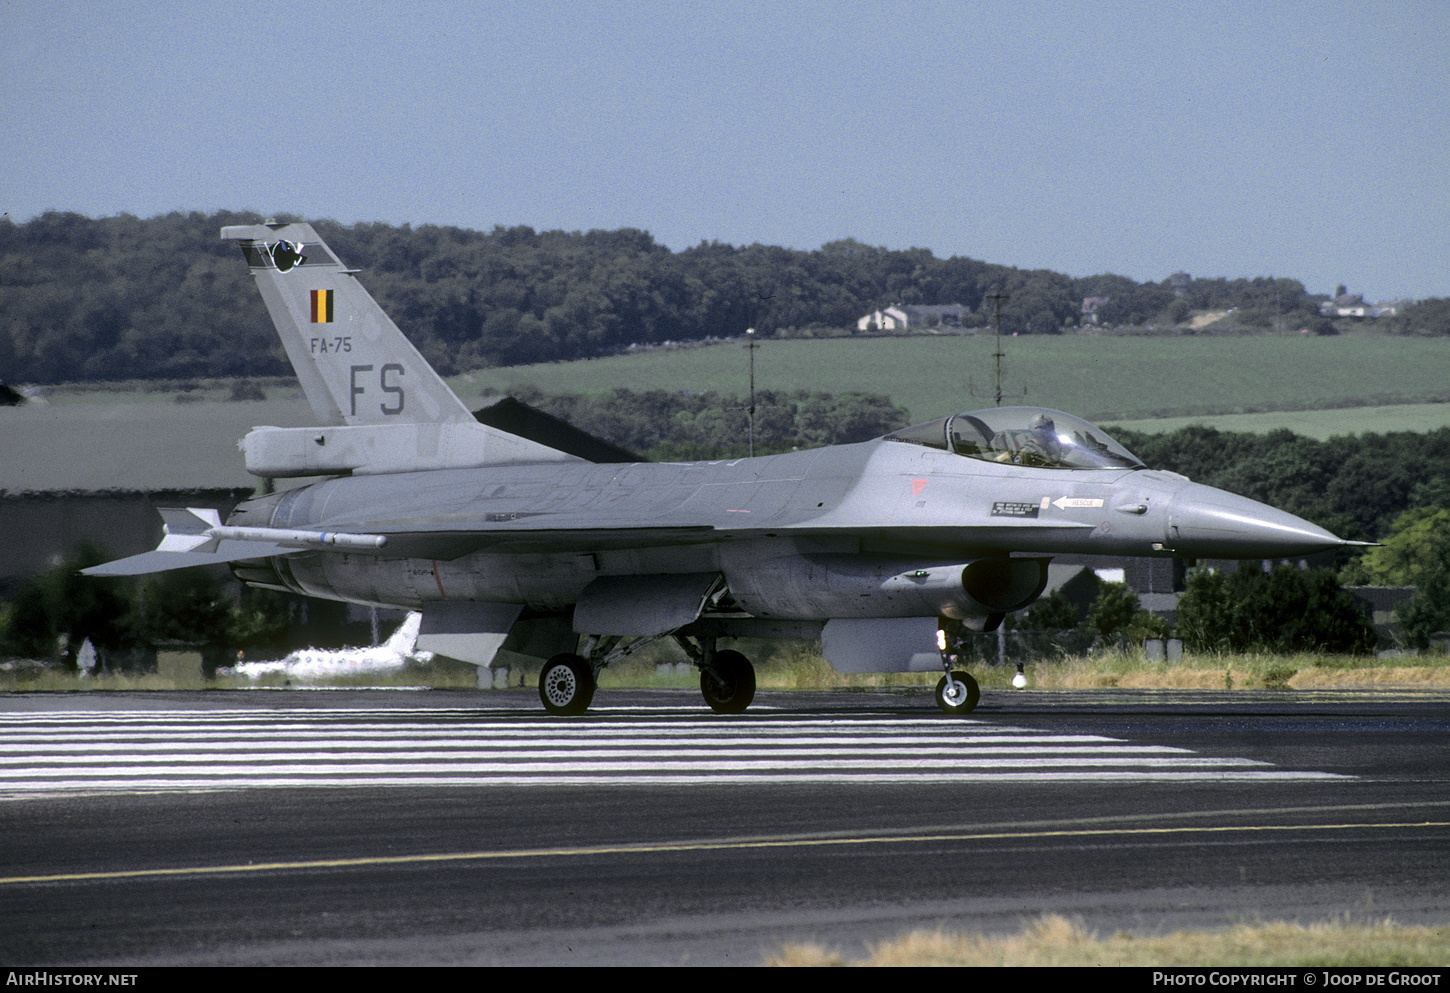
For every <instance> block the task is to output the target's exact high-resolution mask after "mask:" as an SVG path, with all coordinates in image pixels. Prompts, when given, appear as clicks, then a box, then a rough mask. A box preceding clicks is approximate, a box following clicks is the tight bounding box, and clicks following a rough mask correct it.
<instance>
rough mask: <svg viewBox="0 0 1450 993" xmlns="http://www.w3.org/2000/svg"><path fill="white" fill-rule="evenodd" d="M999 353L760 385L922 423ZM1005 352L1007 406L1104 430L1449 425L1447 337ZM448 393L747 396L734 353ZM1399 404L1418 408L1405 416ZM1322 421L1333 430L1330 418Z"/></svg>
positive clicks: (969, 350)
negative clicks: (884, 401) (1186, 422)
mask: <svg viewBox="0 0 1450 993" xmlns="http://www.w3.org/2000/svg"><path fill="white" fill-rule="evenodd" d="M993 351H994V339H993V338H992V337H991V336H990V335H974V336H965V337H918V338H863V339H849V338H848V339H826V340H799V339H797V340H784V341H765V342H764V343H762V345H761V347H760V348H759V349H758V350H757V352H756V365H755V371H756V385H757V387H758V388H760V389H780V390H799V389H809V390H824V391H832V392H836V391H846V390H862V391H867V392H872V393H884V394H886V395H887V396H889V397H891V399H892V400H894V401H895V402H896V403H899V404H901V405H903V406H905V407H907V408H908V409H909V410H910V411H911V418H912V420H913V421H914V422H921V421H927V420H931V419H932V418H934V417H940V416H941V415H943V414H947V413H954V412H956V411H960V410H969V409H972V408H974V407H985V406H991V405H992V399H991V394H992V391H993V372H992V367H993V359H992V353H993ZM1003 351H1004V352H1005V354H1006V359H1005V360H1004V377H1003V378H1004V393H1006V394H1009V395H1010V394H1017V396H1016V398H1015V402H1018V403H1026V404H1033V405H1039V406H1044V407H1054V408H1057V409H1059V410H1066V411H1070V412H1072V413H1076V414H1080V415H1082V416H1085V417H1088V418H1089V419H1091V420H1095V421H1101V422H1112V423H1119V424H1125V423H1129V422H1133V426H1134V427H1140V428H1145V429H1146V428H1147V427H1148V425H1144V424H1141V423H1139V422H1142V421H1148V420H1153V421H1156V420H1158V419H1160V418H1165V417H1175V418H1190V419H1193V420H1195V421H1208V420H1217V418H1219V417H1221V416H1222V415H1244V414H1255V415H1257V414H1262V413H1265V412H1285V411H1329V410H1332V409H1334V408H1362V407H1370V408H1392V409H1389V410H1384V409H1381V410H1380V411H1379V413H1377V414H1374V415H1373V417H1372V420H1373V423H1368V422H1364V423H1362V421H1364V417H1363V416H1356V414H1354V413H1352V412H1349V411H1343V410H1342V411H1340V412H1338V413H1337V414H1336V417H1337V418H1338V419H1337V420H1332V424H1333V427H1332V428H1331V429H1329V433H1334V434H1338V433H1357V432H1359V431H1364V430H1375V431H1385V430H1401V429H1404V428H1409V429H1411V430H1424V429H1427V428H1430V427H1438V426H1441V425H1443V424H1446V423H1450V412H1447V411H1450V408H1447V407H1446V405H1447V404H1450V375H1447V374H1450V338H1411V337H1391V336H1387V335H1380V334H1373V333H1364V334H1355V335H1341V336H1337V337H1323V338H1320V337H1313V336H1303V335H1284V336H1274V335H1264V336H1257V337H1249V336H1245V337H1167V336H1164V337H1099V336H1092V335H1061V336H1057V335H1032V336H1023V337H1017V338H1005V339H1003ZM454 385H455V387H456V388H457V389H458V390H459V392H460V394H462V395H464V396H465V397H466V398H467V397H473V396H477V395H479V394H480V393H482V392H484V391H485V390H489V389H492V390H494V391H507V390H509V389H511V388H515V387H518V386H520V385H531V386H537V387H539V388H540V389H543V390H544V391H546V392H549V393H602V392H607V391H608V390H611V389H615V388H617V387H625V388H628V389H632V390H649V389H660V388H668V389H671V390H690V391H705V390H715V391H719V392H724V393H733V394H736V395H741V394H744V393H745V391H746V389H747V368H746V355H745V348H744V346H743V345H742V344H740V343H738V342H727V343H721V344H716V345H712V346H707V347H688V348H679V349H652V350H649V351H646V352H641V353H637V354H632V355H621V356H613V357H609V358H601V359H594V360H589V361H582V362H570V363H558V364H551V365H531V366H515V367H510V368H502V369H484V370H479V371H477V372H474V373H472V374H470V375H468V376H465V377H458V378H457V379H455V380H454ZM1024 389H1025V391H1026V395H1025V396H1022V395H1021V394H1022V392H1023V390H1024ZM1003 402H1004V403H1009V402H1014V399H1012V398H1010V397H1009V398H1008V399H1004V401H1003ZM1405 404H1415V405H1418V406H1416V408H1415V409H1414V410H1405V409H1403V408H1402V407H1401V405H1405ZM1423 405H1434V409H1431V408H1429V407H1426V406H1423ZM1406 416H1407V417H1408V420H1407V421H1406V422H1405V423H1404V424H1403V425H1400V423H1399V422H1400V419H1401V417H1406ZM1240 423H1241V426H1240V427H1239V428H1238V429H1240V430H1268V429H1269V428H1271V427H1274V426H1279V424H1280V423H1283V424H1284V426H1290V427H1294V428H1295V430H1299V431H1301V433H1308V434H1314V435H1321V434H1323V433H1324V431H1323V429H1322V428H1321V427H1320V424H1321V419H1320V417H1319V416H1318V415H1316V416H1315V417H1310V418H1302V419H1296V420H1295V421H1294V422H1293V423H1292V424H1290V423H1288V422H1277V421H1272V420H1270V421H1262V422H1261V421H1258V420H1255V419H1250V420H1247V421H1242V422H1240ZM1322 423H1324V424H1329V423H1331V419H1330V418H1329V417H1328V416H1326V417H1325V418H1324V420H1323V422H1322ZM1222 426H1228V425H1227V424H1223V425H1222ZM1325 436H1327V435H1325Z"/></svg>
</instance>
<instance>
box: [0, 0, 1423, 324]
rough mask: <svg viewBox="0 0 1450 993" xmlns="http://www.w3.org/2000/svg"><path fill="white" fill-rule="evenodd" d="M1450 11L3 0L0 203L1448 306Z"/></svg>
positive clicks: (1415, 5) (1259, 0)
mask: <svg viewBox="0 0 1450 993" xmlns="http://www.w3.org/2000/svg"><path fill="white" fill-rule="evenodd" d="M1447 125H1450V4H1446V3H1444V2H1443V0H1378V2H1367V0H1361V2H1348V0H1283V2H1273V0H1253V2H1213V0H1202V2H1194V3H1188V2H1183V0H1160V2H1157V3H1136V2H1105V3H1094V2H1091V0H1076V2H1067V3H1052V2H1041V3H1038V2H1031V0H1000V2H990V3H976V2H971V0H953V2H934V0H919V2H912V0H893V2H873V0H815V2H796V0H774V2H745V0H711V2H689V0H684V2H682V0H674V2H655V0H640V2H629V0H613V2H606V0H599V2H594V0H574V2H559V3H552V2H546V0H535V2H520V3H513V2H506V0H474V2H468V3H453V2H431V3H430V2H426V0H424V2H417V0H415V2H410V3H384V2H377V0H349V2H346V3H332V2H326V0H307V2H303V3H266V2H260V0H253V2H251V3H226V4H223V3H216V2H203V3H195V4H166V5H163V4H154V5H153V4H144V3H136V2H134V0H129V2H124V3H122V2H113V0H80V2H77V0H43V2H34V0H0V162H3V163H4V165H3V167H0V212H3V213H4V214H5V215H7V216H8V217H10V218H11V219H12V220H14V221H17V222H23V221H26V220H28V219H30V218H32V217H35V216H37V215H38V214H41V213H43V212H45V211H47V210H64V211H76V212H79V213H82V214H86V215H89V216H92V217H102V216H111V215H115V214H120V213H130V214H135V215H138V216H141V217H151V216H155V215H157V214H164V213H167V212H170V211H173V210H184V211H191V210H198V211H204V212H211V211H215V210H221V209H235V210H256V211H260V212H262V213H264V214H274V213H284V212H285V213H294V214H298V215H301V216H303V217H305V218H308V219H318V218H328V219H332V220H336V221H340V222H343V223H354V222H358V221H382V222H386V223H390V224H404V223H407V224H413V225H415V226H416V225H420V224H442V225H456V226H460V227H466V228H475V229H481V230H490V229H492V228H493V227H494V226H495V225H504V226H513V225H528V226H530V227H532V228H535V229H537V230H550V229H564V230H571V231H573V230H589V229H596V228H599V229H614V228H621V227H630V228H641V229H644V230H647V231H649V232H650V233H652V234H653V235H654V237H655V239H656V241H658V242H660V243H662V244H664V245H667V246H669V247H670V248H672V249H674V250H677V251H678V250H681V249H684V248H688V247H690V246H692V245H696V244H699V243H700V242H702V241H719V242H726V243H729V244H735V245H744V244H751V243H755V242H759V243H763V244H772V245H783V246H787V247H791V248H800V249H813V248H818V247H820V246H821V245H823V244H825V243H827V242H830V241H834V240H836V239H840V238H854V239H856V240H857V241H861V242H865V243H867V244H871V245H879V246H883V247H887V248H893V249H899V248H909V247H920V248H928V249H931V250H932V251H933V252H934V253H935V254H936V255H937V256H939V257H949V256H952V255H962V256H970V257H972V258H976V259H982V260H985V261H988V262H993V263H999V264H1002V265H1010V266H1017V267H1020V268H1024V269H1052V270H1056V271H1058V272H1064V273H1067V274H1069V275H1072V276H1088V275H1095V274H1098V273H1104V272H1111V273H1116V274H1119V275H1123V276H1128V277H1131V278H1133V279H1135V280H1139V281H1146V280H1152V281H1158V280H1162V279H1163V278H1165V277H1166V276H1168V275H1169V274H1170V273H1173V272H1175V271H1178V270H1184V271H1187V272H1189V273H1191V274H1193V275H1194V276H1205V277H1215V276H1223V277H1227V278H1230V279H1232V278H1237V277H1240V276H1246V277H1254V276H1270V275H1273V276H1281V277H1290V278H1295V279H1299V280H1301V281H1302V282H1303V283H1304V284H1305V287H1306V288H1307V289H1308V290H1309V292H1311V293H1328V292H1333V290H1334V289H1335V287H1336V285H1337V284H1339V283H1343V284H1345V285H1347V286H1348V288H1349V289H1350V290H1351V291H1352V292H1362V293H1364V294H1365V296H1366V299H1370V300H1382V299H1390V298H1395V297H1401V298H1423V297H1427V296H1450V265H1447V258H1450V252H1447V247H1450V244H1447V243H1450V140H1447V134H1450V132H1447Z"/></svg>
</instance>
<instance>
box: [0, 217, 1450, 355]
mask: <svg viewBox="0 0 1450 993" xmlns="http://www.w3.org/2000/svg"><path fill="white" fill-rule="evenodd" d="M281 219H283V220H286V219H287V218H281ZM261 220H263V218H262V217H261V215H258V214H253V213H239V212H227V211H220V212H216V213H212V214H203V213H200V212H191V213H180V212H177V213H172V214H167V215H165V216H161V217H155V218H150V219H141V218H137V217H134V216H131V215H126V214H123V215H119V216H115V217H106V218H99V219H92V218H88V217H84V216H82V215H79V214H75V213H63V212H57V211H52V212H48V213H46V214H43V215H41V216H39V217H36V218H33V219H32V220H29V221H27V222H25V223H23V224H16V223H14V222H13V221H10V220H8V219H6V220H0V294H3V296H0V299H3V301H4V304H3V308H4V309H3V313H0V320H3V326H0V379H3V380H8V381H11V382H35V383H57V382H66V381H87V380H113V379H156V378H161V379H185V378H195V377H209V378H214V377H233V376H263V375H287V374H288V373H289V371H290V370H289V366H288V363H287V360H286V357H285V355H284V354H283V352H282V350H281V347H280V345H279V343H278V342H277V340H276V335H275V334H274V332H273V331H272V327H271V322H270V321H269V320H268V319H267V317H266V314H265V312H264V311H263V308H262V305H261V301H260V299H259V298H258V296H257V293H256V291H255V290H254V288H253V286H252V281H251V279H250V278H249V275H248V273H247V269H246V267H245V266H244V265H243V264H242V263H241V261H240V259H239V258H238V256H237V252H236V248H235V246H232V245H228V244H225V243H223V242H221V241H220V240H219V238H218V237H217V235H218V231H219V229H220V228H221V227H222V226H224V225H227V224H252V223H258V222H260V221H261ZM315 226H316V227H317V229H318V231H319V233H320V234H321V235H322V236H323V237H324V238H326V239H327V241H328V243H329V244H330V245H331V246H332V247H333V248H334V249H335V250H336V252H337V253H338V254H339V256H340V257H341V258H342V259H343V260H344V261H346V262H347V264H349V265H350V266H354V267H357V268H359V269H362V270H363V275H362V277H361V278H362V280H363V282H364V285H365V286H367V288H368V289H369V290H370V291H371V292H372V293H373V295H374V296H375V297H376V298H377V299H378V301H379V303H380V304H381V305H382V306H383V308H384V309H385V310H386V311H387V312H388V313H389V314H390V315H391V316H392V317H393V319H394V320H395V321H397V323H398V325H399V326H400V327H401V328H402V329H403V330H404V332H405V333H407V334H408V336H409V337H410V338H411V339H412V340H413V341H414V343H415V344H416V345H417V346H418V347H419V349H420V350H421V351H422V352H423V354H424V355H425V356H426V357H427V358H428V360H429V362H431V363H432V364H433V365H434V366H435V367H436V368H437V369H438V370H439V371H440V372H442V373H443V374H445V375H452V374H454V373H457V372H463V371H467V370H470V369H476V368H483V367H489V366H500V365H518V364H523V363H530V362H550V361H563V360H570V359H577V358H583V357H587V356H593V355H600V354H607V353H610V352H614V351H618V350H620V349H623V348H625V347H627V346H629V345H631V344H652V343H653V344H657V343H661V342H665V341H688V340H699V339H705V338H709V337H715V338H725V337H732V336H736V335H739V334H741V333H743V332H744V330H745V329H746V328H748V327H754V328H756V329H757V331H758V333H760V334H762V335H807V334H815V333H824V332H830V333H838V332H840V331H841V330H842V329H854V327H855V322H856V321H857V319H858V318H860V317H861V316H863V315H864V314H866V313H869V312H871V311H873V310H876V309H878V308H881V307H884V306H887V305H890V304H893V303H903V304H937V303H941V304H945V303H957V304H962V305H965V306H966V307H968V308H970V309H971V314H970V315H969V317H968V319H967V320H966V322H965V323H966V324H968V325H972V324H976V325H986V324H987V323H988V322H989V316H988V315H989V313H990V312H991V309H992V307H991V304H989V303H987V298H988V297H989V296H991V295H993V294H998V293H1005V294H1007V295H1008V296H1009V297H1010V299H1009V300H1008V301H1007V303H1006V304H1005V306H1004V307H1003V310H1002V326H1003V329H1004V330H1006V331H1009V332H1021V333H1054V332H1057V331H1060V330H1061V329H1063V328H1064V327H1071V326H1074V325H1076V324H1077V323H1078V321H1079V320H1080V318H1081V310H1082V301H1083V299H1084V298H1086V297H1107V298H1108V300H1109V302H1108V303H1107V304H1105V305H1104V306H1103V307H1101V308H1100V309H1099V312H1098V316H1099V319H1100V320H1101V321H1104V322H1107V323H1113V324H1134V325H1148V324H1152V323H1153V322H1155V321H1158V322H1161V323H1163V324H1164V325H1165V326H1166V325H1169V324H1171V323H1173V322H1174V321H1176V320H1181V319H1182V318H1183V317H1185V316H1186V315H1187V314H1188V313H1189V312H1190V311H1191V310H1195V309H1219V310H1230V309H1232V310H1234V312H1235V314H1236V315H1237V318H1238V322H1239V323H1240V324H1241V325H1242V326H1244V327H1249V328H1252V327H1268V326H1271V325H1272V324H1273V322H1274V321H1275V320H1287V321H1291V322H1294V324H1295V326H1297V325H1299V324H1304V323H1310V322H1313V321H1315V320H1316V319H1317V310H1316V305H1315V303H1314V302H1313V300H1311V299H1310V297H1309V296H1308V294H1307V293H1306V292H1305V289H1304V286H1303V285H1302V284H1301V283H1300V282H1298V281H1297V280H1293V279H1282V278H1281V279H1268V278H1256V279H1222V278H1214V279H1193V280H1191V281H1189V282H1188V283H1187V284H1186V285H1185V286H1182V287H1179V288H1178V289H1181V290H1182V291H1183V292H1182V294H1181V295H1180V294H1179V293H1178V292H1176V290H1175V288H1174V287H1172V286H1170V285H1169V282H1168V281H1167V280H1166V279H1165V280H1164V281H1162V282H1158V283H1152V282H1148V283H1137V282H1135V281H1134V280H1132V279H1129V278H1127V277H1124V276H1117V275H1113V274H1102V275H1097V276H1087V277H1072V276H1067V275H1064V274H1062V273H1057V272H1052V271H1049V270H1042V269H1037V270H1026V269H1017V268H1013V267H1009V266H1004V265H997V264H993V263H989V262H984V261H980V260H977V259H972V258H967V257H963V256H952V257H951V258H945V259H943V258H937V257H936V256H935V255H933V254H932V252H931V251H930V250H929V249H925V248H907V249H888V248H880V247H873V246H870V245H866V244H863V243H861V242H858V241H855V240H853V239H849V238H848V239H843V240H840V241H833V242H830V243H828V244H826V245H823V246H822V247H820V248H818V249H815V250H812V251H803V250H797V249H788V248H781V247H776V246H771V245H760V244H754V245H743V246H736V245H729V244H723V243H721V242H702V243H701V244H699V245H696V246H694V247H691V248H687V249H684V250H682V251H678V252H675V251H671V250H670V249H668V248H666V247H665V246H663V245H660V244H658V243H656V242H655V240H654V238H653V237H652V236H651V235H650V234H649V233H648V232H647V231H640V230H634V229H620V230H617V231H587V232H580V231H542V232H540V231H535V230H534V229H532V228H529V227H508V228H506V227H495V228H494V229H493V230H491V231H473V230H468V229H464V228H457V227H443V226H435V225H423V226H419V227H416V228H415V227H411V226H409V225H402V226H393V225H388V224H353V225H340V224H337V223H334V222H330V221H325V220H324V221H317V222H315ZM1422 306H1424V307H1426V309H1425V310H1424V311H1423V312H1421V313H1419V316H1417V317H1414V318H1413V319H1409V320H1408V323H1403V327H1404V329H1405V330H1409V331H1417V332H1421V333H1426V332H1428V333H1447V332H1450V313H1447V314H1441V312H1440V310H1436V309H1435V307H1434V306H1427V305H1422ZM1442 309H1443V308H1442ZM1321 330H1322V329H1321Z"/></svg>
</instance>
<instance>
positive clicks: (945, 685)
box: [936, 671, 982, 714]
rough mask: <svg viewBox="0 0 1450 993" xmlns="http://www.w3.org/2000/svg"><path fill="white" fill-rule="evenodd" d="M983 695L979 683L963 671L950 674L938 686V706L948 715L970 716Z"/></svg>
mask: <svg viewBox="0 0 1450 993" xmlns="http://www.w3.org/2000/svg"><path fill="white" fill-rule="evenodd" d="M981 695H982V690H981V688H980V687H979V686H977V681H976V680H975V679H973V678H972V677H971V676H970V675H969V674H967V673H965V672H961V671H955V672H950V673H948V674H947V675H945V676H943V677H942V678H941V682H939V683H937V684H936V705H937V706H938V707H940V708H941V709H942V710H943V711H944V712H946V713H948V714H970V713H971V712H972V710H973V709H975V708H976V706H977V700H978V699H979V698H980V697H981Z"/></svg>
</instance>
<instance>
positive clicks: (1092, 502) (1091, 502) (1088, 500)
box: [1052, 497, 1103, 510]
mask: <svg viewBox="0 0 1450 993" xmlns="http://www.w3.org/2000/svg"><path fill="white" fill-rule="evenodd" d="M1052 505H1053V506H1054V507H1056V508H1057V509H1058V510H1065V509H1066V508H1068V507H1101V506H1102V505H1103V502H1102V500H1099V499H1098V498H1097V497H1058V498H1057V499H1056V500H1054V501H1052Z"/></svg>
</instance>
